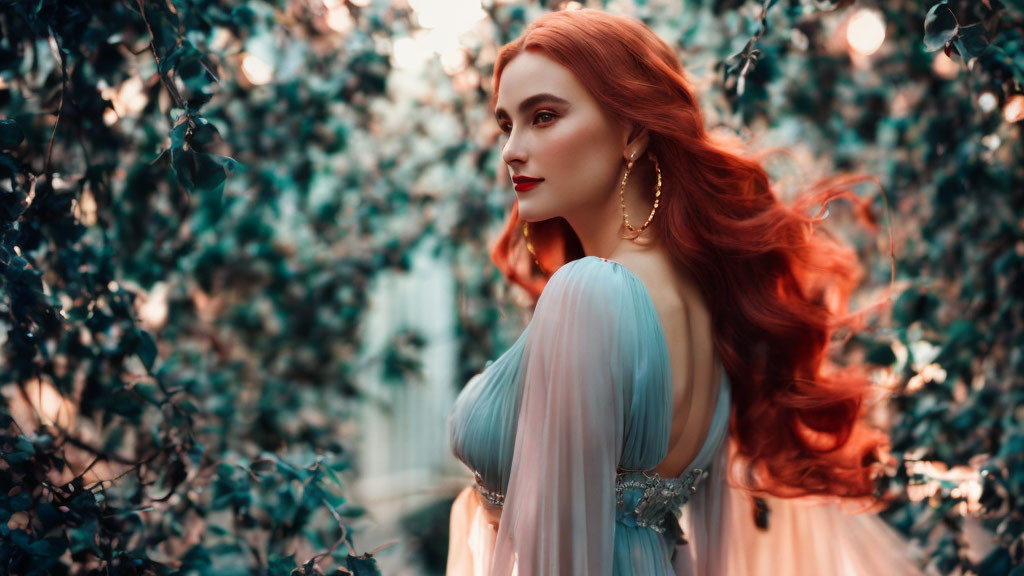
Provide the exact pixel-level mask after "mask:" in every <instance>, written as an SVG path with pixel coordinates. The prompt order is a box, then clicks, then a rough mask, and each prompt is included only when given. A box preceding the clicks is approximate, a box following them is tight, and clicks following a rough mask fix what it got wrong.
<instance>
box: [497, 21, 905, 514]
mask: <svg viewBox="0 0 1024 576" xmlns="http://www.w3.org/2000/svg"><path fill="white" fill-rule="evenodd" d="M524 50H538V51H542V52H543V53H544V54H545V55H547V56H548V57H550V58H552V59H554V60H555V61H557V62H559V63H560V64H562V65H563V66H565V67H566V68H568V69H569V70H571V71H572V72H573V73H574V74H575V75H576V77H577V78H578V79H579V80H580V81H581V82H582V83H583V84H584V86H585V87H586V88H587V89H588V91H589V92H590V94H591V95H593V96H594V97H595V98H596V99H597V100H598V102H599V103H600V104H601V105H602V106H603V107H605V108H606V109H607V110H609V111H610V112H612V113H613V114H614V115H616V116H617V117H620V118H626V119H629V120H631V121H633V122H635V123H637V124H639V125H642V126H646V127H647V128H648V129H649V131H650V143H649V149H650V150H651V151H653V152H654V153H655V154H656V155H657V156H658V159H659V161H660V164H661V169H662V174H663V186H662V196H661V206H660V207H659V209H658V212H657V214H656V216H655V218H654V220H653V221H652V223H651V227H652V228H654V230H655V234H658V235H660V236H661V238H662V240H663V242H664V245H665V246H666V247H667V248H668V250H669V251H670V253H671V254H672V256H673V258H674V260H675V262H676V263H677V265H679V266H684V267H686V268H687V269H688V270H689V271H690V272H691V273H692V274H693V276H694V277H695V278H696V280H697V282H698V283H699V284H700V288H701V291H702V293H703V296H704V299H705V301H706V303H707V305H708V306H709V308H710V311H711V314H712V318H713V322H714V324H713V326H714V339H715V347H716V349H717V351H718V353H719V356H720V358H721V359H722V361H723V363H724V368H725V370H726V372H727V373H728V375H729V377H730V379H731V382H732V383H733V390H734V392H733V398H734V402H733V414H732V417H731V420H730V422H731V423H730V435H731V437H732V439H733V441H734V443H735V445H736V449H737V452H736V454H735V457H737V458H739V459H740V460H742V461H745V462H746V463H747V464H748V466H744V467H742V468H743V469H745V470H746V471H747V474H746V475H745V476H744V478H742V479H732V481H733V483H734V484H740V485H743V486H745V487H746V488H747V489H749V490H753V491H755V492H760V493H768V494H773V495H776V496H780V497H794V496H804V495H820V496H842V497H857V498H865V497H867V498H869V499H872V498H877V497H879V495H878V494H876V493H875V481H874V476H875V475H876V473H877V472H878V468H880V467H881V466H880V464H878V462H879V460H880V459H881V458H882V457H883V455H884V454H885V452H886V451H887V448H888V444H889V438H888V435H887V434H886V433H884V432H883V431H880V430H876V429H873V428H872V427H870V426H869V425H868V423H867V422H866V421H865V418H864V416H865V410H866V403H865V400H867V399H868V396H869V395H870V394H873V393H874V389H873V387H872V384H871V382H870V379H869V376H868V374H867V371H866V370H865V369H864V368H863V367H861V366H847V367H839V366H837V365H836V364H834V363H832V362H830V361H829V359H828V358H827V354H826V352H827V350H826V349H827V346H828V344H829V341H830V339H831V337H832V335H833V332H834V331H835V330H836V329H838V328H840V327H844V328H848V329H851V330H856V329H857V328H859V327H862V320H863V317H864V311H861V312H860V313H856V314H854V313H848V312H846V311H847V310H848V304H849V298H850V295H851V293H852V291H853V290H854V288H855V287H856V286H857V284H858V283H859V282H860V280H861V276H862V269H861V266H860V263H859V262H858V257H857V254H856V252H855V251H854V250H853V249H852V248H850V247H849V246H848V245H847V244H845V243H843V242H841V241H840V240H838V239H837V238H835V237H834V236H833V235H831V234H828V233H827V232H826V231H824V230H821V229H820V228H818V227H817V226H816V223H817V222H818V221H819V220H820V218H819V216H820V214H821V213H822V212H823V211H824V209H825V207H826V206H827V204H828V203H829V202H831V201H832V200H834V199H836V198H840V197H843V198H846V199H848V200H849V201H851V202H852V203H853V204H854V206H855V207H856V208H857V212H858V214H859V216H860V217H861V220H863V221H864V223H865V224H866V225H867V226H868V227H869V228H871V229H874V227H875V222H874V220H873V219H871V212H870V210H869V206H868V205H869V203H870V201H869V200H867V199H864V198H860V197H858V196H857V195H856V194H854V193H853V191H852V187H853V186H855V185H857V184H860V183H864V182H868V181H871V182H874V183H875V184H876V185H878V181H877V179H876V178H874V177H872V176H865V175H840V176H836V177H833V178H829V179H826V180H824V181H822V182H819V183H817V184H815V185H814V186H811V187H810V189H808V190H805V191H804V192H803V193H802V194H801V195H800V196H799V198H798V199H797V200H796V201H795V202H794V203H793V205H792V206H787V205H786V204H784V203H783V202H782V201H781V200H780V199H778V198H777V197H776V195H775V193H774V192H773V190H772V187H771V184H770V183H769V178H768V175H767V173H766V171H765V170H764V168H763V167H762V165H761V159H762V158H763V157H764V156H766V155H767V154H768V153H769V152H771V150H769V151H765V152H762V153H760V154H749V153H743V151H742V149H741V147H740V146H739V144H738V139H732V140H727V139H725V138H721V137H716V136H713V135H711V134H709V133H708V132H706V131H705V127H704V122H703V118H702V114H701V110H700V108H699V106H698V102H697V99H696V98H695V97H694V94H693V92H692V91H691V89H690V87H689V85H688V83H687V82H686V80H685V78H684V72H683V67H682V64H681V63H680V61H679V59H678V57H677V56H676V54H675V52H674V51H673V50H672V48H671V47H670V46H669V45H668V44H667V43H666V42H664V41H663V40H662V39H661V38H659V37H658V36H657V35H656V34H655V33H654V32H653V31H651V30H650V29H649V28H648V27H647V26H645V25H644V24H643V23H642V22H640V21H639V20H636V19H633V18H629V17H624V16H616V15H612V14H609V13H606V12H602V11H598V10H591V9H583V10H573V11H563V12H551V13H548V14H545V15H544V16H542V17H540V18H538V19H537V20H535V21H534V22H533V23H531V24H530V25H529V27H528V28H527V29H526V30H525V31H524V32H523V33H522V35H521V36H520V37H519V38H518V39H516V40H514V41H512V42H510V43H509V44H506V45H505V46H503V47H502V48H501V50H500V52H499V53H498V57H497V61H496V62H495V66H494V77H493V80H494V84H493V85H494V99H493V100H492V105H493V102H495V101H496V98H497V92H498V87H499V85H500V80H501V74H502V71H503V70H504V68H505V66H507V65H508V63H509V62H510V61H511V60H512V59H513V58H515V57H516V55H518V54H520V53H522V52H523V51H524ZM651 196H652V197H651V198H649V200H650V201H651V203H653V192H652V194H651ZM819 204H820V206H821V211H822V212H819V213H818V215H816V216H810V215H808V213H809V212H810V211H811V210H812V208H814V207H815V206H817V205H819ZM530 240H531V242H532V243H533V245H534V247H535V250H536V252H537V256H538V260H539V261H540V263H541V265H542V267H543V268H542V269H543V270H548V271H553V270H557V269H558V268H559V267H560V266H561V265H562V264H565V263H566V262H568V261H570V260H574V259H577V258H580V257H582V256H584V253H583V249H582V245H581V244H580V242H579V239H578V238H577V237H576V235H575V233H574V232H573V231H572V229H571V228H570V227H569V225H568V223H567V222H566V221H565V220H564V219H561V218H555V219H551V220H547V221H544V222H536V223H531V224H530ZM491 258H492V260H493V261H494V263H495V264H496V265H497V266H498V268H499V269H500V270H501V271H502V272H503V273H504V274H505V276H506V277H507V278H508V279H509V280H511V281H512V282H514V283H517V284H519V285H521V286H523V287H524V288H525V289H526V290H527V291H528V292H529V293H530V294H531V295H532V296H533V297H534V298H537V297H539V295H540V292H541V290H543V288H544V285H545V283H546V282H547V275H546V274H545V273H543V272H542V271H541V270H539V269H538V268H536V267H535V266H534V264H533V258H532V256H531V255H530V254H529V253H528V252H527V251H526V249H525V246H524V241H523V232H522V222H521V221H520V219H519V213H518V204H517V203H516V204H514V205H513V207H512V210H511V214H510V216H509V218H508V222H507V225H506V226H505V228H504V230H503V232H502V234H501V236H500V237H499V238H498V240H497V242H496V243H495V244H494V245H493V247H492V249H491Z"/></svg>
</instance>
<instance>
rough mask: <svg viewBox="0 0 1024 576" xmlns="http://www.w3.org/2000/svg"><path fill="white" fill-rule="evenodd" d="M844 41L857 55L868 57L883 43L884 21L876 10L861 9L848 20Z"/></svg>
mask: <svg viewBox="0 0 1024 576" xmlns="http://www.w3.org/2000/svg"><path fill="white" fill-rule="evenodd" d="M846 41H847V42H848V43H849V44H850V48H853V50H854V51H856V52H857V53H858V54H860V55H862V56H870V55H872V54H874V53H875V52H877V51H878V49H879V48H881V47H882V42H884V41H885V20H883V19H882V14H881V13H880V12H879V11H877V10H872V9H868V8H863V9H861V10H858V11H857V13H856V14H854V15H853V16H852V17H851V18H850V22H849V24H847V27H846Z"/></svg>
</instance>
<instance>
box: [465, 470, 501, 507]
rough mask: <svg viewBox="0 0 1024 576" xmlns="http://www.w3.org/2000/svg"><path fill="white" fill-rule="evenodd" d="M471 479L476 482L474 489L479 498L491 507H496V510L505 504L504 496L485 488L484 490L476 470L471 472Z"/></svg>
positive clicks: (481, 478) (480, 477) (481, 479)
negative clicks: (481, 497)
mask: <svg viewBox="0 0 1024 576" xmlns="http://www.w3.org/2000/svg"><path fill="white" fill-rule="evenodd" d="M473 479H474V480H476V486H474V488H476V491H477V492H478V493H479V494H480V495H481V496H483V497H484V500H487V502H488V503H489V504H490V505H491V506H496V507H498V508H501V507H502V506H504V504H505V495H504V494H501V493H499V492H492V491H491V490H488V489H487V488H485V487H484V479H483V477H482V476H480V473H479V472H477V471H476V470H474V471H473Z"/></svg>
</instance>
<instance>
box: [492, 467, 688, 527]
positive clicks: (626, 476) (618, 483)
mask: <svg viewBox="0 0 1024 576" xmlns="http://www.w3.org/2000/svg"><path fill="white" fill-rule="evenodd" d="M707 475H708V473H707V470H705V469H702V468H694V469H693V470H690V472H688V473H687V474H686V475H685V476H683V477H680V478H662V477H661V476H660V475H659V474H658V473H657V472H651V471H649V470H624V469H621V468H620V469H619V471H618V472H617V473H616V475H615V503H616V508H617V510H616V520H617V521H619V522H622V523H624V524H626V525H630V526H641V527H645V528H650V529H651V530H654V531H655V532H658V533H659V534H661V533H664V532H665V530H666V529H667V528H668V527H669V526H668V524H669V523H668V522H666V521H665V520H666V518H667V517H668V516H667V515H668V514H671V515H672V517H674V518H678V517H679V516H680V514H681V513H682V508H683V506H684V505H686V503H687V502H689V500H690V497H691V496H692V495H693V494H694V493H696V492H697V484H698V483H699V482H700V480H701V479H703V478H705V477H707ZM473 478H474V479H475V480H476V486H475V488H476V490H477V493H479V494H480V496H482V497H483V498H484V500H485V501H486V502H487V503H488V504H490V505H491V506H494V507H498V508H500V507H502V506H504V504H505V495H504V494H501V493H500V492H496V491H492V490H488V489H487V488H486V487H484V483H483V478H482V477H481V476H480V473H479V472H474V473H473Z"/></svg>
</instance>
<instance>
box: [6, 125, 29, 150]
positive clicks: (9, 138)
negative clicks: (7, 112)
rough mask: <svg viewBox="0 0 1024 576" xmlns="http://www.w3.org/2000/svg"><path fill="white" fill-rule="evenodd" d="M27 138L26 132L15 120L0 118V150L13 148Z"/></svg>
mask: <svg viewBox="0 0 1024 576" xmlns="http://www.w3.org/2000/svg"><path fill="white" fill-rule="evenodd" d="M24 139H25V133H24V132H22V131H21V128H19V127H18V123H17V122H15V121H14V120H0V150H13V149H15V148H17V147H18V144H21V141H22V140H24Z"/></svg>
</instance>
